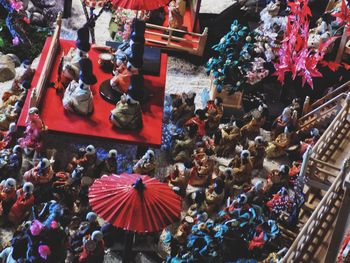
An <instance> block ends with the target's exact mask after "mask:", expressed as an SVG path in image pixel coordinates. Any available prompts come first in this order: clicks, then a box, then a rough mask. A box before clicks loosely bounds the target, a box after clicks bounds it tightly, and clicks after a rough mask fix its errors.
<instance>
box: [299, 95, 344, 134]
mask: <svg viewBox="0 0 350 263" xmlns="http://www.w3.org/2000/svg"><path fill="white" fill-rule="evenodd" d="M346 96H347V94H346V93H340V94H338V95H337V96H336V97H333V98H332V99H330V100H326V99H325V100H324V102H325V103H323V104H322V105H319V106H318V107H313V109H312V110H311V111H310V112H309V113H307V114H306V115H304V116H302V117H301V118H299V120H298V130H299V131H301V132H302V131H306V130H309V129H310V128H313V127H315V123H316V122H320V121H321V120H324V121H326V119H327V120H331V118H333V117H334V116H336V115H337V113H338V112H339V111H340V110H341V109H342V102H343V101H344V100H345V99H346Z"/></svg>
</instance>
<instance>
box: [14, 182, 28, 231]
mask: <svg viewBox="0 0 350 263" xmlns="http://www.w3.org/2000/svg"><path fill="white" fill-rule="evenodd" d="M33 191H34V185H33V184H32V183H29V182H27V183H24V185H23V187H22V188H21V189H19V190H17V199H16V202H15V203H14V204H13V206H12V207H11V209H10V212H9V215H8V220H9V221H10V222H11V223H12V224H14V225H18V224H20V223H21V222H23V220H25V218H26V217H27V216H28V215H29V213H30V212H31V210H32V207H33V205H34V195H33Z"/></svg>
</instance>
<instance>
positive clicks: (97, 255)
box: [78, 231, 105, 263]
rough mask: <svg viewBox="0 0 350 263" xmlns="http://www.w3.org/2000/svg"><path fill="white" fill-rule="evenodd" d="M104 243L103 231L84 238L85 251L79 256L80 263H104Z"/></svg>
mask: <svg viewBox="0 0 350 263" xmlns="http://www.w3.org/2000/svg"><path fill="white" fill-rule="evenodd" d="M104 254H105V253H104V242H103V234H102V232H101V231H94V232H93V233H92V234H91V236H88V237H86V238H84V241H83V251H82V252H81V254H80V256H79V261H78V262H80V263H92V262H94V263H95V262H96V263H103V260H104Z"/></svg>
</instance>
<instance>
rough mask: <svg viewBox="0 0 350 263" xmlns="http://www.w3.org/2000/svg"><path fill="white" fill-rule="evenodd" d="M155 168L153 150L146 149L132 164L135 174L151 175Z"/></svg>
mask: <svg viewBox="0 0 350 263" xmlns="http://www.w3.org/2000/svg"><path fill="white" fill-rule="evenodd" d="M155 168H156V160H155V157H154V152H153V151H152V150H148V151H147V152H146V153H145V155H144V156H142V158H141V159H140V160H139V161H138V162H137V163H136V164H135V165H134V167H133V172H134V173H137V174H147V175H152V174H153V173H154V170H155Z"/></svg>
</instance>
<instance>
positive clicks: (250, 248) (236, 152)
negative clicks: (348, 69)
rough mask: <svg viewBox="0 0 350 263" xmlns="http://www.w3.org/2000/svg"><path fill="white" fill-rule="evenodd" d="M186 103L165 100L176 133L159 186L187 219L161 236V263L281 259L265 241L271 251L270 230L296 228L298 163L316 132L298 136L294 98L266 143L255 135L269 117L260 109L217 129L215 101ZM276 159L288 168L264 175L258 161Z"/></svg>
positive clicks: (181, 98)
mask: <svg viewBox="0 0 350 263" xmlns="http://www.w3.org/2000/svg"><path fill="white" fill-rule="evenodd" d="M194 99H195V94H194V93H189V94H182V95H173V96H172V110H171V115H170V116H171V122H172V123H173V124H174V125H176V127H177V130H176V131H177V133H176V134H173V136H172V140H171V145H170V147H169V149H168V153H169V158H170V160H171V162H172V163H173V165H172V167H171V168H170V170H169V174H168V177H167V180H168V184H169V186H170V187H172V189H173V190H174V191H175V192H176V193H178V194H179V195H180V196H182V197H183V200H185V203H186V205H187V212H186V213H185V214H184V216H183V217H182V218H183V219H182V221H181V223H180V225H179V226H178V227H177V228H176V229H174V228H170V229H168V231H166V233H165V235H164V239H163V241H164V243H165V244H166V245H169V247H168V252H169V253H170V255H169V257H168V262H182V261H185V262H192V261H193V262H211V261H210V260H218V262H228V261H230V262H234V261H235V260H239V259H248V258H251V259H258V260H263V259H266V258H269V260H272V259H273V258H278V257H281V256H283V255H279V254H277V253H274V252H276V247H274V246H271V242H272V241H273V240H275V242H273V243H274V244H278V238H279V228H278V226H277V223H279V224H283V225H284V226H285V227H288V228H290V229H294V227H295V226H296V224H297V222H298V215H299V210H300V208H301V206H302V205H303V203H304V195H303V190H302V189H303V185H304V183H303V182H304V180H303V178H300V177H299V171H300V169H301V161H302V158H303V154H304V152H305V151H306V149H307V148H308V147H309V146H313V145H314V144H315V143H316V142H317V140H318V139H319V137H320V131H319V130H318V129H317V128H316V127H314V128H312V129H310V130H307V131H304V130H302V129H299V127H298V120H297V116H301V111H302V105H300V101H299V100H297V99H295V100H293V103H292V104H291V105H289V106H288V107H286V108H285V109H284V110H283V112H282V114H281V115H280V116H279V117H277V118H276V119H275V121H274V122H273V123H272V127H271V138H270V139H267V138H266V139H265V138H264V136H262V134H263V133H262V129H261V128H262V127H263V126H264V125H265V124H266V122H267V119H268V117H269V116H268V109H267V106H266V105H265V104H263V103H262V104H261V105H260V106H259V107H258V108H256V109H253V110H252V111H251V112H249V113H247V114H246V115H245V116H244V118H243V119H241V120H239V121H238V120H237V121H234V120H232V119H231V121H230V122H229V123H222V117H223V113H224V109H223V105H222V99H221V98H220V97H217V98H216V99H215V100H209V101H208V102H207V105H206V107H205V108H204V109H196V108H195V104H194ZM265 137H266V136H265ZM284 155H285V156H288V157H289V160H290V162H289V163H285V164H281V165H280V167H279V168H275V169H272V170H271V169H270V168H269V169H268V168H266V159H273V158H277V157H281V156H284ZM264 164H265V165H264ZM232 247H234V248H235V249H234V250H232V249H229V248H232ZM272 247H274V249H275V250H274V249H272ZM277 249H282V247H278V246H277ZM269 260H267V261H266V262H275V261H269ZM276 262H277V259H276Z"/></svg>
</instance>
